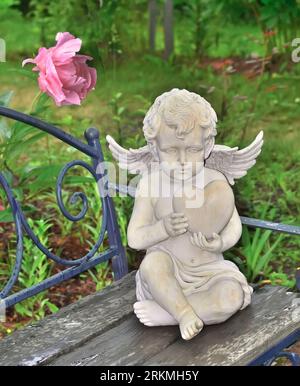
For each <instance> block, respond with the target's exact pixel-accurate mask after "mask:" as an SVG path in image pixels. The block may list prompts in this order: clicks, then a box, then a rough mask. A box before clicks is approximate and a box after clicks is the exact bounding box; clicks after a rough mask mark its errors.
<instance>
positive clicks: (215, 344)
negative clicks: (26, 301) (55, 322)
mask: <svg viewBox="0 0 300 386" xmlns="http://www.w3.org/2000/svg"><path fill="white" fill-rule="evenodd" d="M295 296H296V295H295V294H287V293H286V290H285V289H284V288H280V287H265V288H264V289H261V290H259V291H258V292H257V293H256V294H255V295H254V299H253V303H252V305H251V307H248V308H247V309H246V310H243V311H241V312H239V313H238V314H237V315H235V316H234V317H233V318H231V319H230V320H228V321H227V322H226V323H223V324H220V325H217V326H206V327H205V328H204V330H203V331H202V332H201V334H200V335H199V336H198V337H196V338H195V339H193V340H191V341H189V342H185V341H183V340H182V339H181V338H180V336H179V329H178V327H177V326H174V327H155V328H149V327H145V326H143V325H142V324H141V323H139V322H138V321H137V319H136V318H135V316H132V317H131V318H129V319H127V320H125V321H124V322H122V323H121V324H119V325H118V326H116V327H115V328H112V329H111V330H109V331H107V332H105V333H103V334H102V335H100V336H98V337H96V338H95V339H92V340H91V341H89V342H88V343H87V344H85V345H83V346H82V347H79V348H77V349H76V350H74V351H72V352H70V353H69V354H67V355H63V356H61V357H59V358H58V359H57V360H55V361H53V362H52V363H51V365H60V366H62V365H64V366H69V365H71V366H101V365H102V366H104V365H111V366H116V365H142V364H146V365H229V364H231V365H232V364H240V365H242V364H247V363H249V362H250V361H251V360H252V359H254V358H255V357H257V355H259V354H261V353H262V352H264V351H265V350H266V349H267V348H269V347H271V346H272V344H273V343H277V342H278V340H280V339H282V338H283V337H285V336H286V335H288V334H289V333H290V332H292V331H293V330H294V329H295V328H296V326H297V323H293V321H292V319H291V311H292V309H291V306H292V299H294V298H295ZM298 325H299V323H298Z"/></svg>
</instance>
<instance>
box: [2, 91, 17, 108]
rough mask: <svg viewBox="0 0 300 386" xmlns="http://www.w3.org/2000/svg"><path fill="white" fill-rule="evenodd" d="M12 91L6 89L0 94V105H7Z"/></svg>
mask: <svg viewBox="0 0 300 386" xmlns="http://www.w3.org/2000/svg"><path fill="white" fill-rule="evenodd" d="M13 94H14V92H13V91H7V92H5V93H4V94H1V95H0V106H4V107H8V105H9V103H10V101H11V99H12V96H13Z"/></svg>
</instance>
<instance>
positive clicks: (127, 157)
mask: <svg viewBox="0 0 300 386" xmlns="http://www.w3.org/2000/svg"><path fill="white" fill-rule="evenodd" d="M106 140H107V142H108V147H109V149H110V151H111V153H112V155H113V157H114V158H115V160H117V161H118V164H119V167H120V168H121V169H127V170H128V172H129V173H132V174H142V173H144V172H145V171H147V170H148V169H149V166H150V164H151V163H154V162H155V163H157V161H155V159H154V156H153V155H152V153H151V152H150V150H149V147H148V146H147V145H146V146H143V147H140V148H139V149H129V150H127V149H124V148H123V147H122V146H120V145H119V144H118V143H117V142H116V141H115V140H114V139H113V138H112V137H111V136H110V135H107V136H106Z"/></svg>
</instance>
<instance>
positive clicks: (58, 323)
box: [0, 272, 135, 366]
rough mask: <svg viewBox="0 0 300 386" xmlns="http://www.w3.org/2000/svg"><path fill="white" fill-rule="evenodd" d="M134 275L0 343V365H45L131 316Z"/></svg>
mask: <svg viewBox="0 0 300 386" xmlns="http://www.w3.org/2000/svg"><path fill="white" fill-rule="evenodd" d="M134 277H135V272H132V273H130V274H129V275H127V276H125V277H124V278H123V279H121V280H120V281H118V282H115V283H114V284H113V285H111V286H109V287H107V288H105V289H104V290H103V291H101V292H97V293H95V294H92V295H90V296H87V297H85V298H83V299H81V300H79V301H78V302H76V303H74V304H71V305H69V306H67V307H64V308H63V309H61V310H60V311H59V312H57V313H56V314H53V315H51V316H48V317H46V318H45V319H43V320H41V321H40V322H38V323H36V324H33V325H31V326H27V327H25V328H24V329H22V330H19V331H16V332H14V333H13V334H12V335H11V336H9V337H7V338H5V339H3V340H1V341H0V365H6V366H13V365H28V366H35V365H38V364H46V363H49V362H50V361H51V360H53V359H54V358H57V357H58V356H60V355H62V354H64V353H67V352H69V351H71V350H74V349H75V348H76V347H79V346H81V345H83V344H84V343H85V342H87V341H88V340H90V339H91V338H93V337H96V336H98V335H100V334H101V333H103V332H104V331H106V330H108V329H109V328H112V327H113V326H115V325H116V324H118V323H120V322H121V321H123V320H124V318H126V317H129V316H130V315H131V314H132V311H133V308H132V305H133V303H134V301H135V280H134Z"/></svg>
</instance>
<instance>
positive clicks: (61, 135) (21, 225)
mask: <svg viewBox="0 0 300 386" xmlns="http://www.w3.org/2000/svg"><path fill="white" fill-rule="evenodd" d="M0 115H2V116H5V117H7V118H11V119H14V120H17V121H21V122H24V123H26V124H29V125H31V126H34V127H36V128H38V129H40V130H43V131H46V132H47V133H49V134H51V135H53V136H54V137H56V138H58V139H60V140H61V141H63V142H65V143H67V144H69V145H71V146H72V147H74V148H76V149H78V150H80V151H81V152H82V153H84V154H86V155H89V156H90V157H91V159H92V165H89V164H88V163H86V162H84V161H81V160H74V161H71V162H69V163H67V164H66V165H65V166H64V167H63V168H62V170H61V171H60V173H59V175H58V178H57V183H56V197H57V203H58V207H59V209H60V211H61V213H62V214H63V215H64V216H65V217H66V218H67V219H68V220H70V221H74V222H75V221H80V220H84V218H85V216H86V214H87V211H88V198H87V196H86V194H85V193H84V192H83V191H80V192H75V193H73V194H72V195H71V197H70V199H69V204H71V205H74V204H77V203H78V202H80V204H81V210H80V212H79V213H78V214H76V215H74V214H72V213H70V211H69V210H68V209H67V208H66V205H65V203H64V201H63V197H62V186H63V182H64V178H65V176H66V174H67V173H68V171H69V170H70V169H72V168H73V167H76V166H79V167H82V168H84V169H85V170H87V171H88V172H89V173H90V174H91V175H92V176H93V178H94V179H95V181H96V183H97V185H98V192H99V196H100V200H101V204H102V216H101V217H102V223H101V229H100V231H99V235H98V238H97V240H96V241H95V244H94V245H93V247H92V248H91V249H90V250H89V252H88V253H87V254H86V255H84V256H82V257H80V258H78V259H76V260H66V259H63V258H61V257H59V256H57V255H55V254H54V253H52V252H51V251H50V250H49V249H48V248H47V247H46V246H45V245H43V244H42V243H41V242H40V240H39V238H38V237H37V236H36V235H35V234H34V232H33V230H32V229H31V227H30V225H29V223H28V221H27V219H26V217H25V215H24V213H23V211H22V209H21V206H20V204H19V203H18V202H17V200H16V199H15V198H14V195H13V192H12V189H11V188H10V186H9V184H8V182H7V180H6V179H5V176H4V175H3V173H0V187H2V188H3V189H4V192H5V195H6V197H7V200H8V204H9V206H10V208H11V210H12V214H13V219H14V224H15V228H16V236H17V247H16V260H15V264H14V267H13V270H12V274H11V277H10V278H9V279H8V281H7V283H6V284H5V286H4V288H3V289H2V291H1V292H0V300H1V299H2V300H4V301H5V304H6V306H7V307H8V306H11V305H14V304H16V303H18V302H20V301H22V300H24V299H26V298H28V297H30V296H33V295H35V294H37V293H39V292H41V291H44V290H45V289H47V288H50V287H51V286H53V285H56V284H58V283H60V282H62V281H64V280H67V279H69V278H71V277H73V276H75V275H78V274H80V273H81V272H84V271H86V270H87V269H90V268H92V267H94V266H95V265H97V264H99V263H101V262H104V261H107V260H109V259H112V268H113V272H114V274H115V278H116V279H119V278H121V277H122V276H124V275H125V274H126V273H127V272H128V267H127V259H126V255H125V251H124V248H123V246H122V243H121V237H120V233H119V228H118V225H117V220H116V215H115V212H114V207H113V203H112V200H111V197H109V196H107V195H106V194H104V192H105V187H104V185H105V182H104V178H102V177H103V175H104V174H105V173H103V175H102V174H99V172H97V167H98V166H99V165H101V164H102V162H103V154H102V149H101V146H100V142H99V132H98V131H97V130H96V129H94V128H91V129H88V130H87V131H86V132H85V136H86V139H87V141H88V144H85V143H83V142H81V141H80V140H78V139H77V138H74V137H72V136H71V135H70V134H68V133H65V132H64V131H63V130H61V129H58V128H57V127H55V126H53V125H50V124H48V123H46V122H43V121H41V120H39V119H38V118H35V117H32V116H29V115H26V114H23V113H20V112H18V111H14V110H12V109H8V108H6V107H2V106H0ZM106 231H107V233H108V239H109V247H108V249H107V250H106V251H104V252H102V253H97V251H98V249H99V247H100V246H101V244H102V243H103V240H104V236H105V232H106ZM23 232H24V234H27V236H28V237H29V238H30V239H31V240H32V241H33V243H34V244H35V245H36V246H37V247H38V248H39V249H40V251H42V252H43V253H44V255H45V256H47V257H48V258H49V259H51V260H53V261H55V262H56V263H58V264H61V265H63V266H65V267H66V269H64V270H63V271H61V272H59V273H58V274H55V275H53V276H51V277H50V278H48V279H45V280H44V281H43V282H41V283H37V284H36V285H34V286H32V287H30V288H26V289H24V290H21V291H19V292H17V293H13V294H11V295H9V294H10V292H11V290H12V288H13V286H14V284H15V283H16V281H17V280H18V277H19V273H20V270H21V266H22V260H23Z"/></svg>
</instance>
